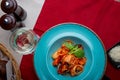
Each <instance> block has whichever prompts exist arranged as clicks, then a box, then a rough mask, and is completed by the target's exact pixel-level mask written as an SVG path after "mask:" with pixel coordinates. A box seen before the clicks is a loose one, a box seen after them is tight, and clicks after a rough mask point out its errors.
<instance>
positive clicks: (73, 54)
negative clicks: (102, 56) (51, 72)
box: [52, 40, 87, 76]
mask: <svg viewBox="0 0 120 80" xmlns="http://www.w3.org/2000/svg"><path fill="white" fill-rule="evenodd" d="M52 58H53V63H52V64H53V66H55V67H57V68H58V71H57V72H58V74H62V75H63V74H70V75H71V76H76V75H78V74H80V73H81V72H82V71H83V69H84V65H85V63H86V60H87V59H86V57H85V56H84V48H83V46H82V45H81V44H75V45H74V43H73V42H72V41H71V40H67V41H65V42H64V43H63V44H62V45H61V47H60V48H59V49H58V50H57V51H56V52H55V53H53V55H52Z"/></svg>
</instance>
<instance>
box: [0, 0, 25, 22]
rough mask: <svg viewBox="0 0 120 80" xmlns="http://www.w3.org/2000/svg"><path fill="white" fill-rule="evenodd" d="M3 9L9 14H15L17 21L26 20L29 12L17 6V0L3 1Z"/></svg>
mask: <svg viewBox="0 0 120 80" xmlns="http://www.w3.org/2000/svg"><path fill="white" fill-rule="evenodd" d="M1 9H2V11H3V12H5V13H7V14H11V13H12V14H14V16H15V18H16V19H17V20H20V21H22V20H25V19H26V17H27V12H26V11H25V10H24V9H23V8H22V7H21V6H19V5H18V4H17V2H16V0H2V2H1Z"/></svg>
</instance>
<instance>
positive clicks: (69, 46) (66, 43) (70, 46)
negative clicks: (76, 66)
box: [64, 42, 74, 50]
mask: <svg viewBox="0 0 120 80" xmlns="http://www.w3.org/2000/svg"><path fill="white" fill-rule="evenodd" d="M64 45H65V46H66V47H67V48H68V49H70V50H71V49H72V48H73V47H74V45H73V44H72V43H69V42H65V43H64Z"/></svg>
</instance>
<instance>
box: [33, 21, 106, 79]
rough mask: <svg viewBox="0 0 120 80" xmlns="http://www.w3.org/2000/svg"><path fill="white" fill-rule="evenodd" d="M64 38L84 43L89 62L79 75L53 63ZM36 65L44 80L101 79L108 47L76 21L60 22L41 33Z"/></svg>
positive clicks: (35, 56) (35, 59)
mask: <svg viewBox="0 0 120 80" xmlns="http://www.w3.org/2000/svg"><path fill="white" fill-rule="evenodd" d="M65 40H72V41H73V42H75V43H79V44H82V45H83V47H84V50H85V56H86V58H87V62H86V64H85V66H84V71H83V72H82V73H81V74H80V75H78V76H74V77H72V76H70V75H60V74H58V73H57V68H56V67H54V66H53V65H52V62H53V59H52V54H53V53H54V52H55V51H56V50H57V49H58V48H59V47H60V46H61V44H62V43H63V42H64V41H65ZM34 67H35V70H36V73H37V75H38V77H39V79H41V80H48V79H49V80H70V79H72V80H99V79H101V78H102V76H103V74H104V71H105V68H106V55H105V49H104V46H103V44H102V42H101V40H100V38H98V36H97V35H96V34H95V33H94V32H93V31H91V30H90V29H89V28H87V27H85V26H83V25H80V24H77V23H63V24H59V25H56V26H54V27H52V28H51V29H49V30H48V31H46V32H45V33H44V34H43V35H42V36H41V39H40V40H39V42H38V44H37V47H36V51H35V55H34Z"/></svg>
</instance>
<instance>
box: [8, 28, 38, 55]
mask: <svg viewBox="0 0 120 80" xmlns="http://www.w3.org/2000/svg"><path fill="white" fill-rule="evenodd" d="M38 40H39V38H38V36H37V35H36V34H35V33H34V31H32V30H25V29H17V30H15V31H14V32H13V33H12V34H11V36H10V40H9V43H10V46H11V48H12V49H13V50H14V51H16V52H18V53H21V54H30V53H32V52H33V51H34V50H35V48H36V44H37V42H38Z"/></svg>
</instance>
